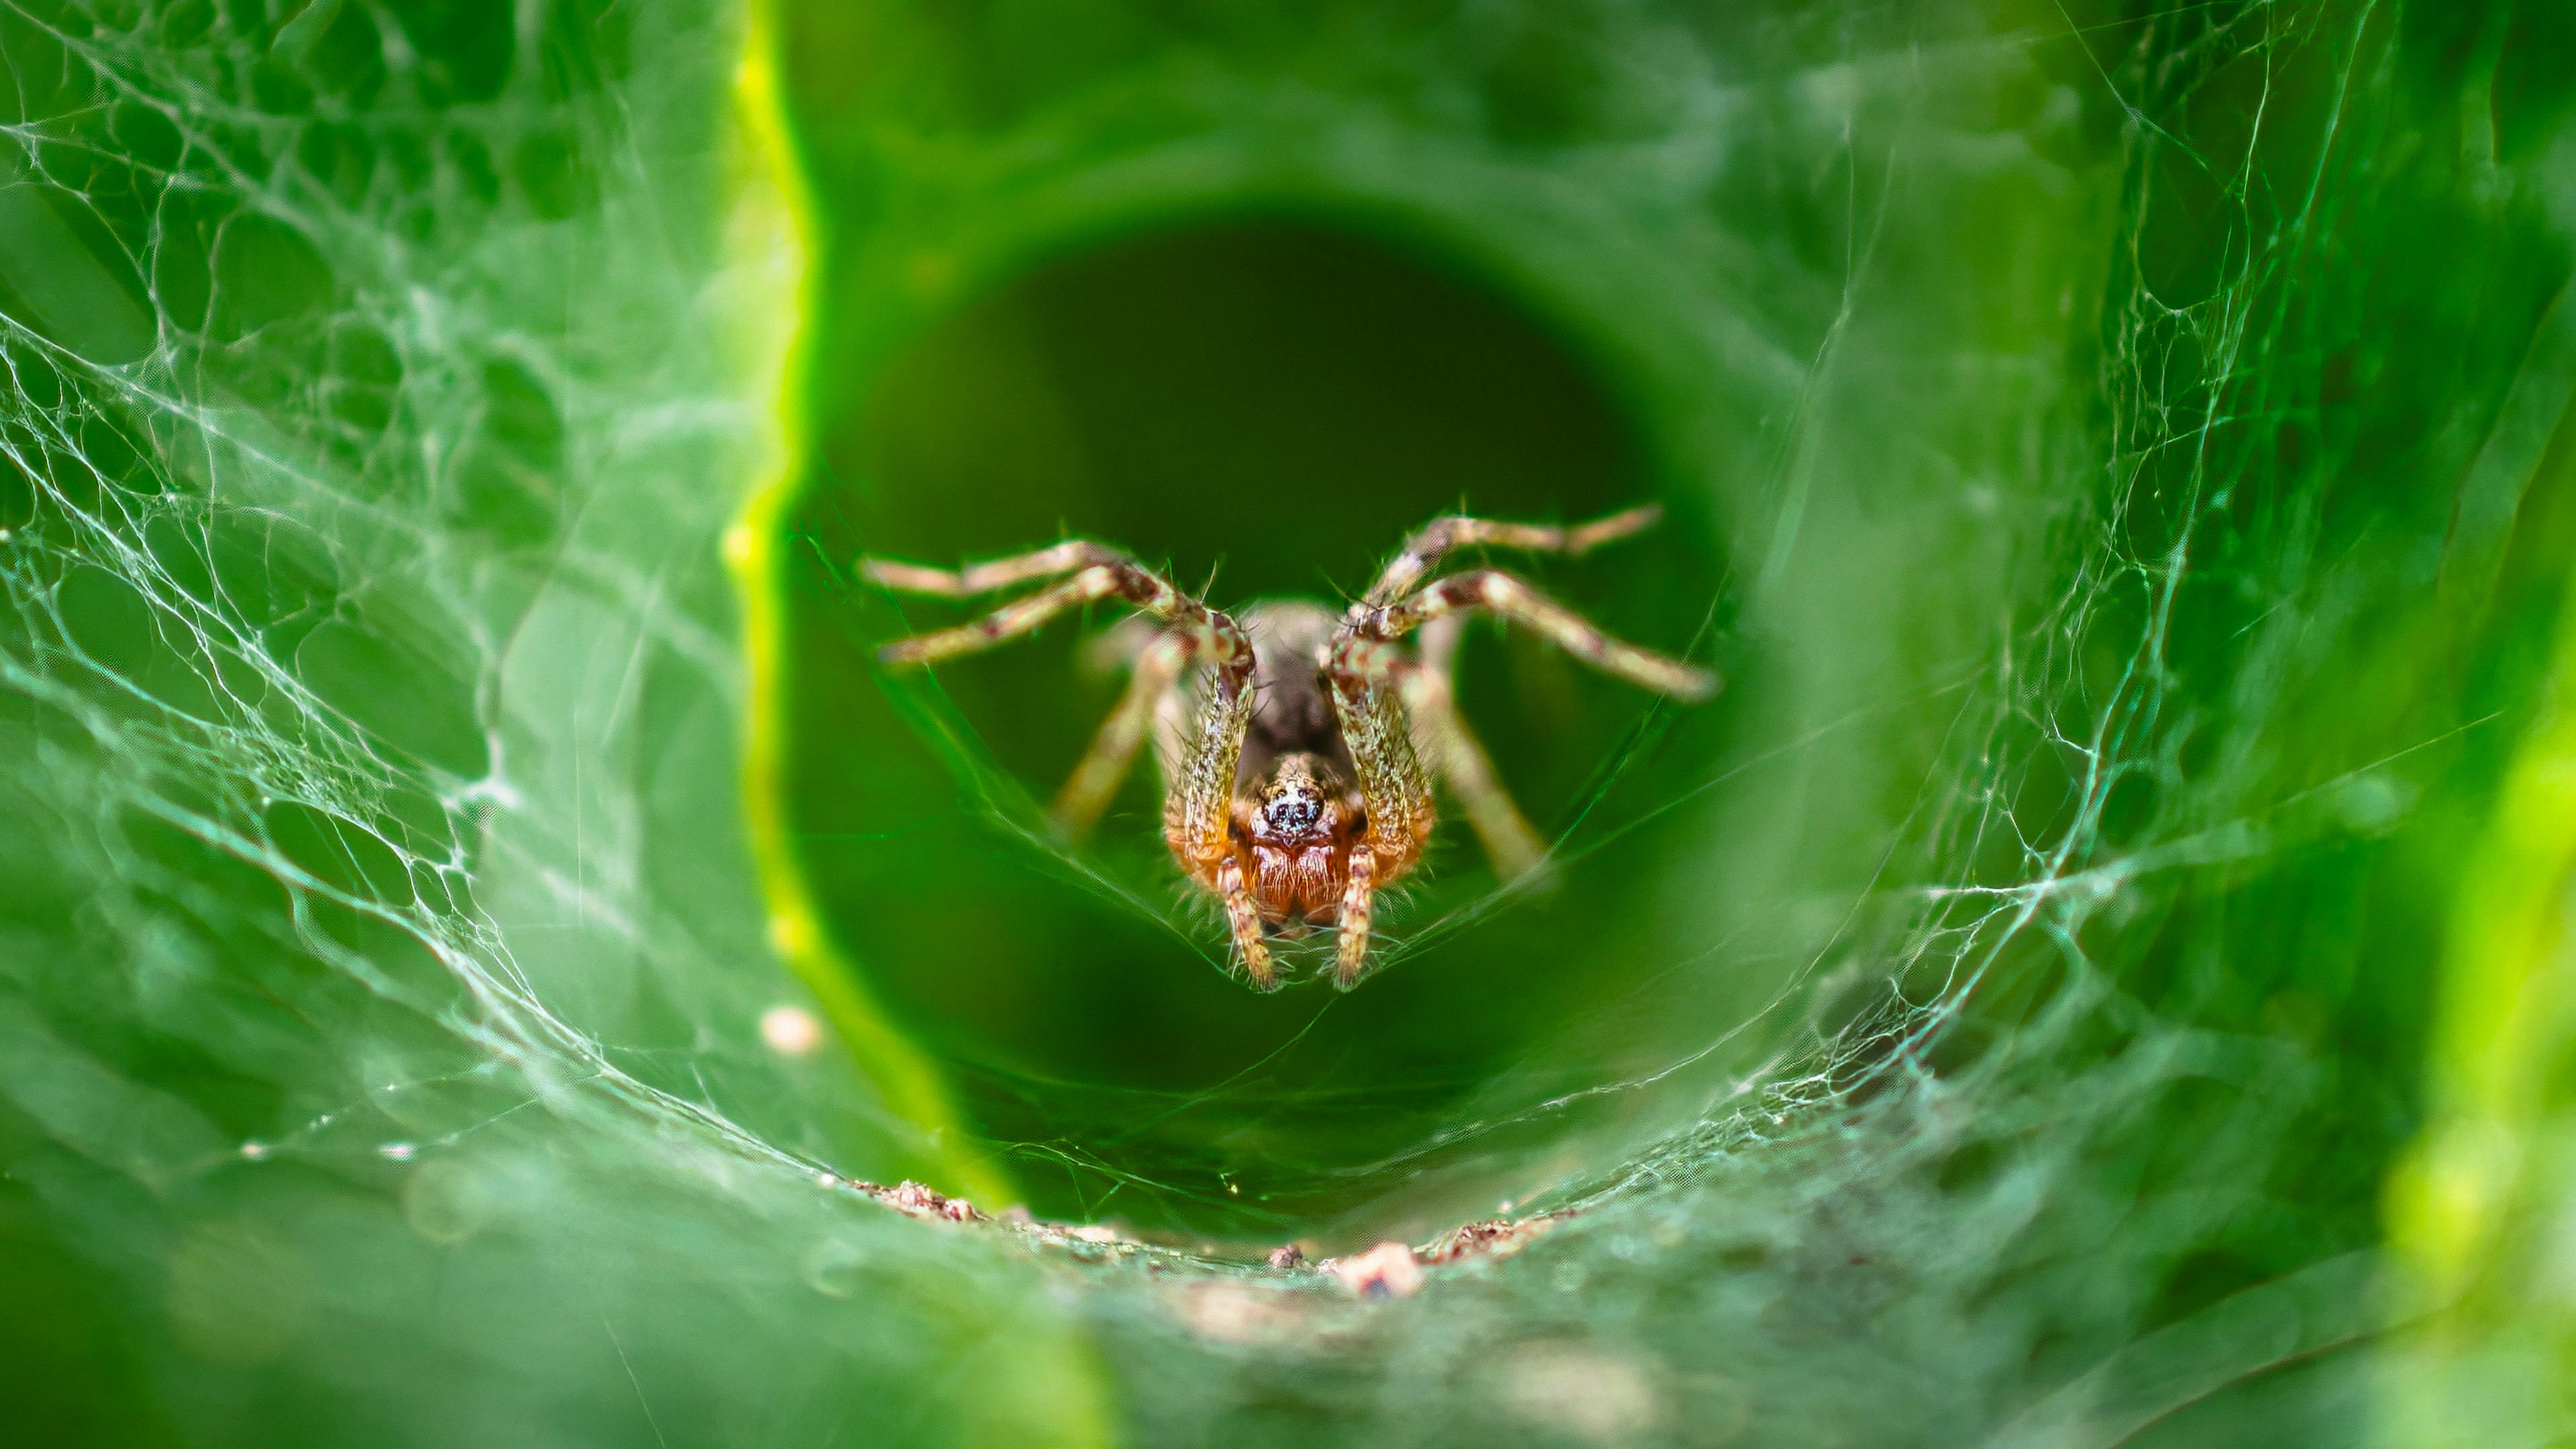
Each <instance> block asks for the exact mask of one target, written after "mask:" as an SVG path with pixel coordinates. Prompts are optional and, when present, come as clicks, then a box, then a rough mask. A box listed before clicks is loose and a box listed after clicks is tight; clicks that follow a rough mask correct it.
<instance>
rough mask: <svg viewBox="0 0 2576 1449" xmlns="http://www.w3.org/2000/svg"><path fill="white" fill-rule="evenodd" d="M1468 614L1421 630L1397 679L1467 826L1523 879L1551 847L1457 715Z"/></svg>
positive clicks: (1419, 740)
mask: <svg viewBox="0 0 2576 1449" xmlns="http://www.w3.org/2000/svg"><path fill="white" fill-rule="evenodd" d="M1466 622H1467V620H1466V616H1465V615H1463V614H1450V615H1447V616H1446V617H1443V618H1439V619H1434V620H1432V621H1431V622H1430V623H1428V624H1426V625H1424V626H1423V627H1422V632H1421V635H1420V650H1421V657H1420V658H1419V659H1418V660H1416V661H1414V662H1412V663H1410V664H1407V665H1406V666H1404V668H1403V669H1402V671H1401V672H1400V673H1399V675H1398V676H1397V677H1398V680H1399V684H1400V688H1401V690H1402V696H1403V700H1404V710H1405V713H1406V714H1408V715H1410V716H1411V717H1412V719H1413V749H1414V753H1415V754H1417V755H1418V756H1420V757H1421V758H1422V759H1423V761H1424V762H1425V763H1427V764H1428V765H1429V766H1430V767H1431V769H1432V771H1433V772H1434V773H1436V774H1437V775H1438V776H1439V777H1440V779H1441V782H1442V783H1443V784H1446V785H1447V786H1448V787H1449V793H1451V794H1453V795H1455V796H1457V797H1458V804H1459V806H1460V808H1461V809H1463V810H1465V811H1466V814H1467V824H1468V826H1469V827H1470V828H1472V829H1473V830H1474V831H1475V832H1476V839H1477V841H1478V842H1479V843H1481V844H1482V845H1483V846H1484V847H1485V855H1486V857H1487V858H1488V859H1490V860H1492V861H1493V863H1494V874H1495V875H1497V876H1500V877H1501V878H1502V879H1504V880H1506V881H1510V880H1518V879H1520V878H1521V877H1522V876H1525V875H1528V874H1529V873H1530V872H1531V871H1534V870H1536V869H1538V868H1539V866H1540V864H1541V863H1542V862H1543V861H1544V860H1545V859H1546V857H1547V847H1546V846H1545V845H1544V844H1542V843H1541V842H1540V840H1539V838H1538V832H1537V831H1536V830H1533V829H1531V828H1530V823H1529V819H1528V817H1526V816H1524V815H1522V814H1521V811H1520V807H1519V806H1518V805H1515V804H1513V803H1512V797H1511V793H1510V792H1509V791H1507V790H1505V789H1504V788H1503V782H1502V779H1501V777H1499V776H1498V775H1496V774H1495V772H1494V761H1493V758H1492V757H1491V756H1489V755H1487V754H1486V753H1485V747H1484V745H1483V744H1481V743H1480V742H1478V740H1477V739H1476V734H1475V731H1473V730H1471V729H1469V728H1468V727H1467V721H1466V717H1465V716H1463V715H1461V714H1460V713H1459V712H1458V696H1457V689H1456V680H1457V672H1458V642H1459V639H1460V637H1461V636H1462V635H1464V634H1465V632H1466Z"/></svg>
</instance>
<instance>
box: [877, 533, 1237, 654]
mask: <svg viewBox="0 0 2576 1449" xmlns="http://www.w3.org/2000/svg"><path fill="white" fill-rule="evenodd" d="M866 563H867V566H868V568H869V571H870V572H869V577H871V578H875V579H877V580H878V581H879V582H881V583H885V584H886V585H887V586H888V587H891V588H902V589H910V590H912V591H914V592H924V593H949V594H962V593H964V592H981V591H983V590H988V589H997V588H1004V587H1008V586H1009V585H1010V584H1013V583H1018V582H1023V581H1025V580H1027V579H1031V578H1040V577H1045V576H1047V575H1049V574H1055V573H1064V572H1067V571H1068V570H1070V571H1073V576H1072V577H1071V578H1068V579H1065V580H1063V581H1062V582H1059V583H1054V584H1050V585H1048V586H1047V587H1045V588H1043V589H1040V590H1038V591H1037V592H1036V593H1033V594H1026V595H1023V596H1022V597H1020V598H1016V599H1013V600H1011V601H1010V602H1009V603H1007V604H1004V605H1002V606H1001V607H1000V608H998V609H995V610H993V611H992V612H991V613H989V614H986V615H985V616H984V617H982V618H980V619H975V620H972V621H969V622H967V623H964V624H960V625H957V626H956V627H955V628H951V629H940V630H937V631H934V632H932V633H928V634H916V635H914V636H913V637H912V638H909V639H898V640H896V641H895V642H894V643H891V644H888V645H886V646H885V647H884V648H882V649H879V650H878V651H877V657H878V658H879V659H881V660H883V661H885V662H886V663H888V664H930V663H935V662H937V661H939V660H942V659H949V658H954V657H955V656H957V655H960V654H973V653H976V652H978V651H980V650H985V649H990V648H992V647H993V646H994V645H996V644H1002V643H1006V642H1008V641H1009V640H1012V639H1016V638H1018V637H1019V636H1021V635H1023V634H1027V633H1031V632H1033V631H1035V630H1036V629H1038V628H1039V627H1040V626H1042V625H1044V624H1045V623H1046V622H1047V621H1048V620H1050V619H1052V618H1054V617H1055V616H1056V615H1058V614H1061V613H1064V612H1065V611H1066V610H1068V609H1078V608H1081V607H1083V606H1084V605H1086V604H1094V603H1098V602H1100V601H1101V600H1103V599H1111V598H1115V599H1120V600H1123V601H1124V602H1126V603H1127V604H1129V605H1130V606H1132V607H1133V608H1135V609H1136V611H1137V612H1139V613H1143V614H1150V615H1152V616H1153V617H1154V618H1156V619H1159V620H1161V621H1162V622H1163V623H1165V624H1168V625H1171V626H1172V627H1173V628H1175V629H1176V630H1178V631H1180V632H1181V633H1183V634H1185V635H1187V636H1188V637H1189V639H1190V641H1191V644H1192V645H1193V647H1195V648H1196V649H1197V650H1198V651H1199V652H1200V653H1202V654H1203V655H1204V656H1205V657H1206V658H1207V659H1208V660H1209V661H1210V662H1212V663H1214V664H1217V665H1218V666H1219V667H1220V668H1222V669H1225V670H1227V671H1228V672H1229V673H1230V674H1231V675H1233V676H1234V677H1236V678H1238V679H1239V680H1240V681H1241V682H1242V683H1244V684H1246V685H1249V684H1250V682H1251V678H1252V641H1251V639H1250V638H1249V637H1248V636H1246V635H1245V634H1244V632H1243V629H1242V626H1240V625H1238V624H1236V623H1235V622H1234V620H1233V619H1231V618H1229V617H1227V616H1226V615H1224V614H1222V613H1219V612H1217V611H1216V610H1214V609H1211V608H1209V607H1208V606H1207V605H1205V604H1203V603H1200V602H1199V601H1198V600H1196V599H1194V598H1191V597H1190V596H1189V595H1187V594H1184V593H1182V592H1181V591H1180V590H1178V589H1176V588H1173V587H1172V586H1171V585H1170V584H1169V583H1166V582H1165V581H1164V580H1163V578H1162V576H1161V575H1159V574H1157V573H1155V572H1154V571H1153V570H1151V569H1148V568H1146V567H1144V566H1143V565H1142V564H1139V563H1137V562H1136V561H1135V560H1134V559H1131V558H1129V557H1127V556H1126V555H1125V554H1123V553H1120V552H1118V551H1117V550H1116V549H1113V548H1110V547H1108V546H1107V545H1106V544H1097V543H1091V542H1088V541H1086V540H1083V539H1073V540H1070V541H1068V542H1065V543H1060V544H1057V545H1056V546H1055V547H1053V548H1049V549H1041V550H1040V551H1038V552H1037V553H1032V554H1023V555H1021V556H1020V557H1018V558H1012V559H1003V560H1001V561H999V562H997V563H991V564H979V565H977V566H976V567H975V568H970V569H968V570H966V571H965V572H964V573H962V574H948V573H944V572H942V571H941V570H938V569H923V568H918V567H916V566H914V565H911V564H894V565H888V564H884V563H882V561H880V560H875V559H870V560H867V561H866ZM934 581H935V582H934ZM952 584H953V585H954V587H953V588H952V587H951V585H952Z"/></svg>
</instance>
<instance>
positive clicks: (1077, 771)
mask: <svg viewBox="0 0 2576 1449" xmlns="http://www.w3.org/2000/svg"><path fill="white" fill-rule="evenodd" d="M1193 652H1194V651H1193V650H1192V649H1191V647H1190V638H1189V636H1188V635H1186V634H1179V633H1174V632H1172V631H1170V630H1165V631H1163V632H1162V633H1159V634H1156V635H1154V636H1153V638H1152V639H1151V640H1149V641H1148V642H1147V643H1146V645H1145V647H1144V648H1143V649H1141V650H1138V651H1137V653H1136V658H1135V660H1134V662H1133V663H1132V664H1131V665H1130V666H1129V667H1130V671H1131V672H1130V674H1129V675H1128V679H1127V692H1126V693H1125V694H1124V695H1122V696H1121V697H1120V698H1119V700H1118V707H1117V708H1115V709H1113V710H1111V711H1110V712H1109V717H1108V718H1107V719H1104V720H1102V721H1101V722H1100V731H1099V733H1098V734H1096V735H1094V736H1092V740H1091V749H1090V751H1089V752H1088V753H1086V754H1085V755H1084V756H1083V757H1082V762H1081V763H1080V764H1077V765H1075V766H1074V767H1073V774H1072V775H1071V776H1069V777H1067V778H1066V780H1065V782H1064V788H1063V789H1062V790H1060V791H1058V792H1057V793H1056V797H1055V811H1054V813H1055V822H1056V825H1057V827H1058V828H1059V829H1061V830H1063V831H1064V833H1065V834H1067V835H1071V836H1079V835H1081V834H1083V833H1084V832H1086V831H1088V830H1089V829H1091V827H1092V825H1093V824H1094V823H1095V822H1097V821H1098V820H1099V819H1100V813H1101V812H1102V811H1103V810H1106V809H1108V808H1109V802H1110V800H1111V799H1112V798H1113V797H1114V796H1116V795H1117V793H1118V787H1119V786H1120V785H1122V784H1124V783H1126V780H1127V772H1128V770H1129V769H1131V768H1132V767H1133V766H1134V765H1135V763H1136V750H1137V747H1138V746H1140V745H1142V744H1143V743H1144V740H1145V734H1146V731H1147V730H1148V728H1150V727H1151V725H1152V724H1153V722H1154V719H1155V716H1156V715H1157V714H1158V713H1160V712H1161V709H1162V707H1163V702H1164V700H1165V698H1166V697H1167V696H1169V695H1171V694H1172V693H1173V692H1174V690H1175V687H1176V686H1177V685H1178V684H1179V682H1180V678H1181V674H1182V672H1183V671H1184V670H1186V669H1188V668H1189V663H1190V656H1191V654H1192V653H1193Z"/></svg>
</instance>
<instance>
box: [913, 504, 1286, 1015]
mask: <svg viewBox="0 0 2576 1449" xmlns="http://www.w3.org/2000/svg"><path fill="white" fill-rule="evenodd" d="M866 566H867V570H868V576H869V577H870V578H872V579H875V580H877V581H878V582H879V583H882V584H884V585H885V586H886V587H889V588H897V589H911V590H913V591H915V592H923V593H939V594H966V593H982V592H988V591H989V590H991V589H996V588H1003V587H1007V586H1008V585H1010V584H1011V583H1015V582H1023V581H1026V580H1029V579H1034V578H1045V577H1051V576H1053V575H1056V574H1061V573H1064V572H1066V571H1067V570H1078V571H1077V572H1074V574H1073V576H1072V577H1071V578H1068V579H1065V580H1064V581H1063V582H1061V583H1057V584H1052V585H1049V586H1048V587H1046V588H1043V589H1040V590H1038V591H1037V592H1036V593H1033V594H1028V595H1025V596H1023V597H1021V598H1017V599H1014V600H1012V601H1011V602H1009V603H1007V604H1004V605H1002V606H1001V607H1000V608H998V609H995V610H994V611H993V612H991V613H989V614H987V615H985V616H984V617H983V618H981V619H976V620H972V621H970V622H968V623H965V624H960V625H958V626H957V627H955V628H951V629H941V630H938V631H936V632H933V633H929V634H919V635H915V636H914V637H912V638H909V639H899V640H897V641H895V642H894V643H892V644H888V645H886V646H885V647H884V648H882V649H880V650H878V651H877V657H878V658H879V659H882V660H884V661H885V662H886V663H888V664H930V663H935V662H936V661H938V660H941V659H948V658H953V657H955V656H957V655H960V654H971V653H975V652H977V651H979V650H984V649H990V648H992V647H993V646H995V645H997V644H1001V643H1003V642H1005V641H1007V640H1010V639H1015V638H1017V637H1019V636H1020V635H1022V634H1026V633H1029V632H1031V631H1033V630H1035V629H1037V628H1038V627H1039V626H1041V625H1043V624H1045V623H1046V622H1047V621H1048V620H1049V619H1052V618H1054V617H1055V616H1056V615H1058V614H1061V613H1064V612H1065V611H1067V610H1069V609H1076V608H1080V607H1082V606H1083V605H1086V604H1092V603H1097V602H1099V601H1100V600H1103V599H1108V598H1118V599H1122V600H1124V601H1126V602H1127V603H1128V604H1130V605H1132V606H1134V607H1135V608H1136V610H1137V611H1138V612H1140V613H1144V614H1150V615H1152V616H1153V617H1154V618H1156V619H1159V620H1161V621H1162V622H1163V623H1164V624H1166V625H1167V626H1169V628H1168V629H1167V631H1166V632H1167V635H1172V636H1178V637H1179V638H1180V640H1181V641H1182V644H1183V647H1184V648H1185V650H1186V655H1185V657H1186V658H1187V659H1189V660H1193V661H1196V662H1198V663H1200V664H1202V665H1203V666H1205V669H1206V673H1207V680H1208V688H1206V689H1205V690H1203V691H1201V699H1200V702H1199V708H1198V717H1197V718H1196V719H1195V720H1194V721H1192V722H1191V724H1190V727H1189V730H1188V736H1189V738H1188V739H1187V741H1186V743H1185V744H1184V745H1183V747H1182V749H1181V750H1180V752H1179V754H1180V758H1179V760H1178V761H1177V765H1178V768H1176V769H1174V770H1172V771H1171V773H1170V780H1169V784H1168V786H1167V788H1166V790H1165V793H1164V797H1163V840H1164V843H1165V844H1166V845H1168V846H1170V847H1171V851H1172V856H1173V858H1174V859H1175V860H1177V861H1179V862H1180V864H1181V867H1182V869H1184V870H1186V871H1188V872H1189V874H1190V877H1191V878H1192V879H1194V880H1196V881H1198V882H1199V883H1200V884H1201V885H1203V886H1206V887H1208V888H1209V889H1211V890H1213V891H1215V892H1216V893H1217V894H1218V896H1219V897H1220V898H1221V899H1223V900H1224V902H1225V907H1226V920H1227V925H1228V927H1229V929H1230V933H1231V934H1232V936H1233V938H1234V945H1235V950H1236V952H1237V954H1239V955H1240V956H1241V957H1242V958H1243V964H1244V969H1245V971H1246V972H1248V973H1249V974H1250V975H1251V976H1252V978H1253V983H1254V984H1255V985H1256V986H1259V987H1261V988H1262V989H1263V990H1268V989H1270V987H1272V986H1273V985H1275V984H1277V982H1276V976H1275V973H1274V971H1273V969H1272V966H1271V963H1270V952H1269V949H1268V947H1267V946H1266V945H1264V944H1263V942H1262V939H1261V918H1260V915H1259V913H1258V912H1257V911H1254V910H1252V897H1251V894H1250V891H1249V889H1248V888H1247V887H1246V886H1245V885H1244V883H1243V880H1242V873H1241V868H1240V867H1239V866H1235V865H1233V864H1232V862H1233V859H1234V852H1233V842H1232V841H1231V839H1230V838H1229V836H1228V826H1229V815H1230V813H1231V810H1232V807H1233V803H1234V767H1235V764H1236V762H1237V761H1238V760H1240V759H1241V758H1242V755H1243V736H1244V732H1245V730H1246V729H1247V728H1249V727H1250V725H1251V723H1252V706H1253V689H1252V685H1253V655H1252V640H1251V638H1250V636H1248V635H1246V634H1245V633H1244V631H1243V626H1242V625H1241V624H1238V623H1236V622H1235V620H1234V618H1233V617H1232V616H1231V615H1228V614H1226V613H1224V612H1223V611H1221V610H1217V609H1211V608H1209V607H1208V606H1207V605H1206V604H1204V603H1201V602H1200V601H1199V600H1197V599H1194V598H1192V597H1190V596H1189V595H1187V594H1184V593H1182V592H1181V591H1180V590H1178V589H1176V588H1174V587H1172V586H1171V585H1170V584H1169V583H1167V582H1165V581H1164V580H1163V578H1162V577H1161V576H1160V575H1158V574H1156V573H1154V572H1153V571H1152V570H1150V569H1147V568H1145V567H1144V566H1143V565H1141V564H1139V563H1137V562H1136V561H1135V560H1133V559H1131V558H1129V557H1127V555H1125V554H1123V553H1120V552H1119V551H1118V550H1116V549H1113V548H1110V547H1108V546H1107V545H1105V544H1099V543H1093V542H1090V541H1088V540H1083V539H1073V540H1068V541H1067V542H1064V543H1060V544H1057V545H1055V546H1054V547H1052V548H1046V549H1041V550H1039V551H1037V552H1036V553H1031V554H1022V555H1020V556H1018V557H1016V558H1008V559H1000V560H996V561H994V562H992V563H988V564H979V565H976V566H974V567H973V568H969V569H967V570H965V571H964V572H962V573H958V574H949V573H946V572H945V571H943V570H939V569H927V568H921V567H918V566H916V565H912V564H887V563H885V562H883V561H881V560H873V559H872V560H867V561H866ZM1181 668H1182V669H1186V668H1187V665H1186V664H1184V665H1182V666H1181ZM1169 693H1170V691H1158V692H1148V693H1147V694H1145V695H1144V696H1143V699H1144V702H1145V708H1146V712H1148V713H1153V714H1158V715H1159V714H1160V713H1161V712H1162V704H1161V700H1160V699H1159V698H1158V694H1159V695H1168V694H1169ZM1122 710H1123V706H1122ZM1247 912H1249V914H1247Z"/></svg>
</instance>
